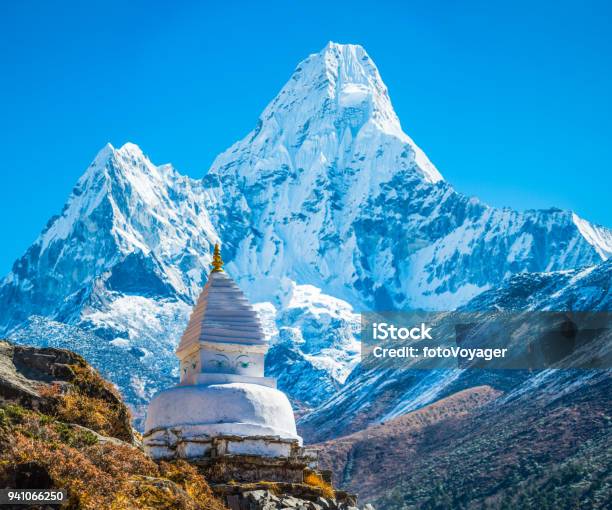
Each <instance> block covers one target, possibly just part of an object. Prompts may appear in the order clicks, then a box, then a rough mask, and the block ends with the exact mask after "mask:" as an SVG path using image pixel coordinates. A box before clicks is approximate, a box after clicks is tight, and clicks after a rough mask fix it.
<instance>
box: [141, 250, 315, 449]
mask: <svg viewBox="0 0 612 510" xmlns="http://www.w3.org/2000/svg"><path fill="white" fill-rule="evenodd" d="M222 266H223V262H222V260H221V256H220V253H219V247H218V246H215V252H214V256H213V270H212V271H211V273H210V276H209V279H208V282H207V283H206V286H205V287H204V290H203V291H202V293H201V294H200V297H199V299H198V302H197V304H196V305H195V307H194V309H193V312H192V314H191V318H190V319H189V323H188V325H187V329H186V330H185V332H184V334H183V337H182V339H181V342H180V344H179V346H178V349H177V356H178V358H179V360H180V373H181V380H180V384H179V385H178V386H176V387H174V388H170V389H167V390H164V391H162V392H160V393H159V394H157V395H156V396H155V398H154V399H153V400H152V401H151V403H150V404H149V409H148V412H147V418H146V422H145V433H144V444H145V447H146V449H147V451H148V452H149V453H150V454H151V455H152V456H153V457H154V458H157V459H161V458H163V459H169V458H185V459H191V460H197V459H201V460H202V459H203V460H206V459H211V458H219V457H222V456H236V455H238V456H260V457H267V458H295V457H296V456H297V457H300V456H301V455H302V452H303V449H302V448H300V447H301V444H302V439H301V438H300V436H298V434H297V432H296V427H295V418H294V415H293V410H292V408H291V405H290V404H289V401H288V399H287V397H286V396H285V394H284V393H283V392H281V391H279V390H278V389H276V381H275V379H273V378H269V377H264V356H265V355H266V352H267V350H268V342H267V340H266V339H265V337H264V335H263V331H262V328H261V324H260V322H259V319H258V316H257V313H256V312H255V310H254V309H253V307H252V306H251V305H250V304H249V302H248V301H247V299H246V298H245V296H244V294H243V293H242V292H241V290H240V289H239V288H238V286H237V285H236V284H235V283H234V281H233V280H232V279H231V278H230V277H229V276H228V275H227V274H226V273H225V272H224V271H223V269H222ZM300 458H302V457H300Z"/></svg>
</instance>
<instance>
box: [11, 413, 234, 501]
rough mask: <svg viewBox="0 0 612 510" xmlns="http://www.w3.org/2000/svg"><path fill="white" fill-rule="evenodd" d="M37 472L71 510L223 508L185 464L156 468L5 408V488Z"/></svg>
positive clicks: (109, 444)
mask: <svg viewBox="0 0 612 510" xmlns="http://www.w3.org/2000/svg"><path fill="white" fill-rule="evenodd" d="M33 468H35V471H37V472H38V473H40V472H42V473H43V474H44V476H43V477H42V479H46V480H47V483H48V485H49V487H47V488H51V487H53V488H63V489H67V491H68V495H69V502H68V504H67V506H66V508H73V509H92V510H93V509H96V510H97V509H100V508H109V509H112V510H124V509H126V510H127V509H140V508H164V509H177V510H178V509H186V510H187V509H189V510H199V509H210V510H222V509H223V508H224V507H223V505H222V504H221V503H220V502H219V501H218V500H217V499H215V498H214V497H213V495H212V492H211V490H210V488H209V487H208V485H207V484H206V481H205V480H204V478H203V477H202V476H200V475H199V474H198V473H197V471H196V469H195V468H194V467H193V466H190V465H189V464H187V463H185V462H174V463H168V462H165V463H161V464H160V465H157V464H156V463H155V462H153V461H152V460H151V459H150V458H149V457H148V456H146V455H145V454H144V453H143V452H142V451H140V450H139V449H137V448H136V447H134V446H131V445H129V444H126V443H123V442H121V441H117V440H112V439H109V438H106V437H103V436H100V435H98V434H96V433H95V432H93V431H91V430H88V429H85V428H83V427H80V426H75V425H70V424H66V423H63V422H60V421H57V420H55V419H54V418H53V417H50V416H48V415H44V414H41V413H39V412H36V411H31V410H26V409H24V408H23V407H20V406H17V405H10V404H9V405H2V406H0V486H2V487H17V486H19V485H20V482H19V477H20V475H21V474H22V472H23V471H24V470H29V471H32V470H33ZM38 478H39V480H40V479H41V476H40V475H39V476H38ZM39 483H40V482H38V484H39ZM37 488H45V487H38V486H37Z"/></svg>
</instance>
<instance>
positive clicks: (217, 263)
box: [211, 243, 223, 273]
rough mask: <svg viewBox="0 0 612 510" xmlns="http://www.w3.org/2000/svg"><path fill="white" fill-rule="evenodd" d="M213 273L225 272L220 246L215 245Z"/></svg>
mask: <svg viewBox="0 0 612 510" xmlns="http://www.w3.org/2000/svg"><path fill="white" fill-rule="evenodd" d="M212 267H213V268H212V271H211V272H212V273H221V272H223V259H222V258H221V250H220V249H219V244H218V243H215V251H214V252H213V260H212Z"/></svg>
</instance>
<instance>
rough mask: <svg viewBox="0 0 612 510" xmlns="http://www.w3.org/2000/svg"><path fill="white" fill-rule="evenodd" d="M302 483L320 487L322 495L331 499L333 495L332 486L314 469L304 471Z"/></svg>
mask: <svg viewBox="0 0 612 510" xmlns="http://www.w3.org/2000/svg"><path fill="white" fill-rule="evenodd" d="M304 483H305V484H306V485H310V486H312V487H318V488H319V489H321V492H322V494H323V497H325V498H330V499H333V498H334V497H335V492H334V488H333V487H332V486H331V484H330V483H328V482H326V481H325V480H323V478H321V475H319V473H317V472H316V471H306V472H305V473H304Z"/></svg>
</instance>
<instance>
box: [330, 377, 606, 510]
mask: <svg viewBox="0 0 612 510" xmlns="http://www.w3.org/2000/svg"><path fill="white" fill-rule="evenodd" d="M549 379H550V378H549ZM572 379H573V377H572V376H571V375H569V374H568V375H567V377H566V378H565V381H563V377H562V376H561V377H559V379H557V380H554V379H552V380H549V381H548V382H547V383H543V384H542V385H541V387H540V388H539V389H538V391H535V392H534V391H532V392H530V393H522V394H521V393H520V392H513V393H510V394H508V395H506V396H500V395H499V393H498V392H495V391H492V390H491V389H488V388H472V389H470V390H466V391H464V392H461V393H458V394H455V395H453V396H451V397H448V398H446V399H443V400H440V401H438V402H436V403H434V404H431V405H429V406H427V407H425V408H423V409H420V410H418V411H414V412H412V413H409V414H408V415H405V416H402V417H399V418H395V419H393V420H390V421H389V422H386V423H384V424H382V425H377V426H372V427H369V428H367V429H365V430H363V431H361V432H358V433H355V434H352V435H350V436H346V437H343V438H339V439H334V440H331V441H328V442H326V443H323V444H321V445H319V447H320V448H321V449H322V453H321V456H322V459H323V461H324V465H326V466H327V467H329V468H331V469H333V470H334V474H335V480H337V481H338V483H339V484H340V485H341V486H343V487H344V488H347V489H349V490H357V491H358V492H359V494H360V497H361V498H362V499H364V500H366V501H370V502H372V503H374V505H375V506H376V507H379V508H385V509H396V508H397V509H400V508H414V509H446V508H478V509H480V508H502V509H538V510H539V509H543V510H545V509H551V510H552V509H574V508H580V509H590V508H594V509H595V508H597V509H599V508H601V509H603V508H608V506H607V505H608V504H609V502H610V501H611V500H612V406H611V405H610V398H609V395H610V391H612V382H611V378H610V377H609V375H608V374H607V373H606V372H605V371H596V372H594V373H592V374H590V375H589V376H588V377H586V378H585V380H584V381H583V384H581V385H575V383H574V382H573V381H572ZM560 380H561V381H560ZM563 382H565V384H563ZM559 391H560V394H559V396H558V397H556V398H553V397H551V395H552V394H556V393H558V392H559ZM495 397H497V398H495ZM383 489H384V491H383V492H382V495H381V491H382V490H383Z"/></svg>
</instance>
